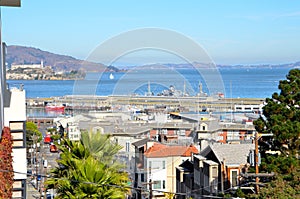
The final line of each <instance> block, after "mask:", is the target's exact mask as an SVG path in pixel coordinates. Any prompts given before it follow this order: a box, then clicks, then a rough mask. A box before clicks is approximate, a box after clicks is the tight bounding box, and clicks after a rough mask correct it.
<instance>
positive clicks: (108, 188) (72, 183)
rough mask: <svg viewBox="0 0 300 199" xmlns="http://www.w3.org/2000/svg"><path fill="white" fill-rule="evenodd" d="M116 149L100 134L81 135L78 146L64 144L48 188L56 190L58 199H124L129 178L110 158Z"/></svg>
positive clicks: (74, 143)
mask: <svg viewBox="0 0 300 199" xmlns="http://www.w3.org/2000/svg"><path fill="white" fill-rule="evenodd" d="M87 140H90V142H87ZM119 149H120V146H119V145H117V144H114V143H112V142H111V141H110V139H109V136H106V135H101V134H100V133H95V134H92V133H88V132H83V133H82V137H81V140H80V141H79V142H75V141H70V140H63V141H62V145H61V146H60V150H61V157H60V159H59V160H58V164H59V167H57V168H55V169H54V170H52V171H51V173H52V178H50V179H49V180H48V181H47V184H48V188H55V189H56V191H57V194H58V195H57V197H58V198H124V194H125V193H126V192H127V190H126V188H125V187H126V183H127V182H128V175H127V174H126V173H125V172H122V171H121V170H120V164H119V163H117V162H116V161H114V158H113V156H114V155H115V154H116V153H117V152H118V151H119ZM107 154H109V155H111V156H112V157H109V158H108V157H104V156H106V155H107Z"/></svg>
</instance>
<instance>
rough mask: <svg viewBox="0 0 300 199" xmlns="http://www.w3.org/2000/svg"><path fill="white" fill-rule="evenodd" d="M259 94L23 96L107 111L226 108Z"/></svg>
mask: <svg viewBox="0 0 300 199" xmlns="http://www.w3.org/2000/svg"><path fill="white" fill-rule="evenodd" d="M263 102H264V99H260V98H214V97H198V96H193V97H174V96H89V95H87V96H86V95H68V96H63V97H53V98H30V99H26V104H27V108H31V109H34V108H43V107H45V106H46V105H47V104H59V105H61V104H63V105H64V106H65V110H66V111H89V110H97V111H108V110H112V109H113V108H115V107H118V106H136V107H141V108H144V109H155V108H158V107H165V108H171V109H176V110H179V111H206V110H210V111H228V110H234V108H235V107H237V106H251V105H253V106H258V105H261V104H263Z"/></svg>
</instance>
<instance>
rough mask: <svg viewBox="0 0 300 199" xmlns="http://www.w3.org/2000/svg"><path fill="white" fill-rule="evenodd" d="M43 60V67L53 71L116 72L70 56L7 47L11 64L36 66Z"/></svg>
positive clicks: (25, 48) (34, 49)
mask: <svg viewBox="0 0 300 199" xmlns="http://www.w3.org/2000/svg"><path fill="white" fill-rule="evenodd" d="M41 60H43V62H44V65H45V66H51V67H52V69H53V70H54V71H71V70H79V69H82V70H84V71H94V72H100V71H104V70H106V71H118V69H117V68H116V67H113V66H109V67H106V66H105V65H103V64H101V63H93V62H87V61H84V60H79V59H76V58H74V57H71V56H66V55H58V54H54V53H51V52H47V51H43V50H40V49H38V48H33V47H25V46H15V45H12V46H8V47H7V55H6V62H7V64H8V67H10V66H11V64H38V63H41Z"/></svg>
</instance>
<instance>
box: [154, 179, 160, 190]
mask: <svg viewBox="0 0 300 199" xmlns="http://www.w3.org/2000/svg"><path fill="white" fill-rule="evenodd" d="M153 189H161V181H160V180H155V181H153Z"/></svg>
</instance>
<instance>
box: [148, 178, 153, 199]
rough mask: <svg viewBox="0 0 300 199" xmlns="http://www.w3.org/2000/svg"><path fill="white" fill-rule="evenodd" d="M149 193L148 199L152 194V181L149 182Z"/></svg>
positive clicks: (150, 198)
mask: <svg viewBox="0 0 300 199" xmlns="http://www.w3.org/2000/svg"><path fill="white" fill-rule="evenodd" d="M149 192H150V194H149V199H152V197H153V193H152V181H151V179H150V180H149Z"/></svg>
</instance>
